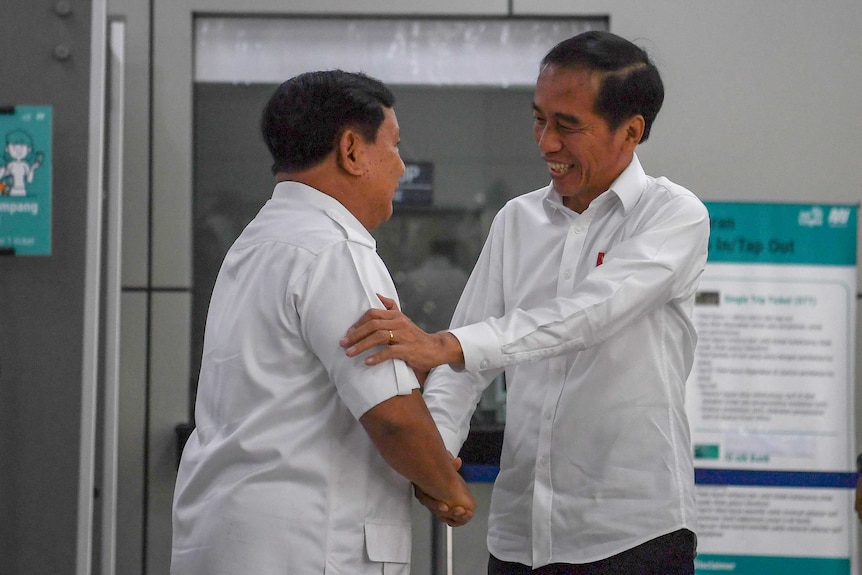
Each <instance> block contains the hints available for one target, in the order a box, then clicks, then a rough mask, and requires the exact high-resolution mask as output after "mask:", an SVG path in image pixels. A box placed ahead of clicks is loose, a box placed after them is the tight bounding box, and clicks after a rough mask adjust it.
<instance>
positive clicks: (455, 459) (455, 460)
mask: <svg viewBox="0 0 862 575" xmlns="http://www.w3.org/2000/svg"><path fill="white" fill-rule="evenodd" d="M462 463H463V462H462V461H461V458H460V457H453V458H452V466H453V467H454V468H455V471H458V470H459V469H461V464H462Z"/></svg>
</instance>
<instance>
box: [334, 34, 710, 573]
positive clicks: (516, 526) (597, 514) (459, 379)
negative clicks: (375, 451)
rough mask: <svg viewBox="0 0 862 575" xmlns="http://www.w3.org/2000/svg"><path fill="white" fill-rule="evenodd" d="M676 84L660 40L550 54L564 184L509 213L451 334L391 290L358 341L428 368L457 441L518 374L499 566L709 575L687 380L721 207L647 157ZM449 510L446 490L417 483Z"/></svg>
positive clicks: (579, 41)
mask: <svg viewBox="0 0 862 575" xmlns="http://www.w3.org/2000/svg"><path fill="white" fill-rule="evenodd" d="M663 95H664V89H663V86H662V82H661V79H660V76H659V73H658V71H657V70H656V68H655V66H654V65H653V63H652V62H651V61H650V59H649V58H648V56H647V54H646V53H645V52H644V51H643V50H642V49H640V48H639V47H637V46H635V45H634V44H632V43H631V42H629V41H627V40H625V39H623V38H620V37H618V36H615V35H613V34H610V33H606V32H588V33H585V34H581V35H578V36H575V37H574V38H570V39H568V40H566V41H563V42H561V43H560V44H559V45H557V46H556V47H554V48H553V49H552V50H551V51H550V52H549V53H548V54H547V55H546V56H545V58H544V59H543V61H542V64H541V68H540V73H539V77H538V80H537V84H536V90H535V99H534V103H533V119H534V122H533V131H534V136H535V138H536V142H537V143H538V145H539V150H540V151H541V154H542V157H543V158H544V160H545V161H546V162H547V165H548V170H549V172H550V176H551V179H552V181H551V184H550V185H549V186H547V187H545V188H542V189H539V190H536V191H534V192H531V193H528V194H525V195H523V196H520V197H518V198H515V199H513V200H511V201H510V202H509V203H508V204H507V205H506V206H505V207H504V208H503V209H502V210H501V211H500V212H499V213H498V214H497V216H496V218H495V220H494V223H493V225H492V228H491V231H490V233H489V236H488V239H487V241H486V243H485V246H484V248H483V251H482V253H481V255H480V256H479V260H478V262H477V264H476V267H475V269H474V270H473V273H472V274H471V277H470V280H469V282H468V284H467V286H466V287H465V290H464V293H463V295H462V298H461V300H460V302H459V304H458V307H457V309H456V311H455V314H454V317H453V321H452V325H451V329H450V330H449V331H443V332H438V333H435V334H426V333H424V332H422V331H421V330H419V329H418V328H417V327H416V326H415V325H413V324H412V322H410V321H409V320H408V319H407V318H406V317H404V316H403V315H402V314H401V313H400V312H399V311H398V309H397V305H396V304H395V303H394V302H393V301H391V300H385V301H384V303H385V305H386V307H387V308H388V309H387V310H376V311H374V310H372V311H369V312H368V313H367V314H366V315H365V316H363V318H362V319H361V320H360V322H357V324H355V325H354V327H353V328H351V330H350V331H349V332H348V335H347V337H345V338H344V339H343V340H342V342H341V344H342V346H344V347H346V348H348V349H347V355H348V356H350V357H353V356H356V355H357V354H359V353H361V352H363V351H365V350H367V349H369V348H371V347H372V346H375V345H379V344H381V343H386V340H390V342H391V343H392V345H390V346H388V347H386V348H384V349H383V350H382V351H379V352H376V353H374V354H372V355H371V356H370V357H368V358H367V359H366V362H367V363H368V364H369V365H376V364H377V362H379V361H382V360H388V359H390V358H393V357H398V358H401V359H404V360H405V361H407V363H408V364H409V365H411V366H413V367H414V368H417V369H420V370H424V369H430V368H432V367H434V366H437V365H440V366H441V367H438V368H437V369H434V371H432V372H431V375H430V377H429V378H428V381H427V382H426V385H425V393H424V397H425V400H426V402H427V403H428V405H429V408H430V409H431V413H432V415H433V417H434V419H435V421H436V423H437V425H438V428H439V429H440V432H441V434H442V436H443V439H444V441H445V443H446V445H447V447H448V448H449V449H450V450H451V451H452V452H453V453H457V452H458V450H459V449H460V447H461V445H462V444H463V442H464V440H465V438H466V436H467V432H468V428H469V421H470V416H471V414H472V412H473V410H474V409H475V406H476V404H477V402H478V401H479V398H480V396H481V393H482V391H483V390H484V389H485V388H486V387H487V385H489V383H490V382H491V381H492V380H493V378H494V377H495V376H497V375H498V374H499V373H500V372H501V371H503V370H504V371H505V375H506V382H507V404H506V430H505V437H504V442H503V452H502V456H501V461H500V473H499V476H498V477H497V480H496V482H495V485H494V490H493V495H492V499H491V511H490V517H489V526H488V548H489V551H490V553H491V557H490V559H489V564H488V573H489V574H493V575H512V574H525V573H540V574H542V575H546V574H547V575H550V574H565V575H572V574H578V575H580V574H589V575H610V574H627V575H628V574H630V575H649V574H654V575H690V574H692V573H694V556H695V545H696V539H695V535H694V531H695V529H696V526H695V522H696V518H695V503H694V469H693V462H692V453H691V446H690V434H689V428H688V421H687V418H686V414H685V409H684V395H685V392H684V387H685V382H686V379H687V377H688V374H689V372H690V370H691V367H692V362H693V357H694V347H695V342H696V334H695V329H694V325H693V324H692V321H691V312H692V306H693V305H694V296H695V291H696V288H697V282H698V280H699V278H700V275H701V274H702V272H703V269H704V266H705V263H706V255H707V243H708V236H709V218H708V214H707V211H706V209H705V207H704V206H703V204H702V203H701V202H700V201H699V200H698V199H697V198H696V197H695V196H694V195H693V194H692V193H691V192H689V191H688V190H686V189H684V188H682V187H681V186H678V185H676V184H674V183H672V182H670V181H669V180H667V179H666V178H653V177H650V176H647V175H646V174H645V173H644V171H643V169H642V167H641V164H640V162H639V160H638V157H637V155H636V154H635V148H636V146H637V145H638V144H639V143H641V142H643V141H644V140H646V139H647V137H648V136H649V132H650V128H651V126H652V122H653V120H654V119H655V117H656V115H657V114H658V111H659V109H660V107H661V103H662V100H663ZM420 499H421V500H423V502H424V503H425V504H426V505H427V506H428V507H429V508H431V509H432V510H435V509H436V510H437V512H438V514H440V515H441V516H443V517H445V516H446V510H447V507H446V506H445V505H440V506H439V507H438V506H437V503H436V502H434V501H433V500H432V499H433V498H428V497H424V496H423V497H420Z"/></svg>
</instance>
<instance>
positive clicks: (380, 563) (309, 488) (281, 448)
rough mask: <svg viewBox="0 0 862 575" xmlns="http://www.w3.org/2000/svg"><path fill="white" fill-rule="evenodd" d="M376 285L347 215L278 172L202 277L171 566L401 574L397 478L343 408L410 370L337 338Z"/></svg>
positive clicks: (402, 386) (402, 513)
mask: <svg viewBox="0 0 862 575" xmlns="http://www.w3.org/2000/svg"><path fill="white" fill-rule="evenodd" d="M377 293H381V294H383V295H385V296H388V297H390V298H396V299H397V294H396V292H395V287H394V285H393V283H392V280H391V278H390V275H389V273H388V271H387V269H386V267H385V266H384V264H383V262H382V261H381V260H380V258H379V257H378V255H377V252H376V251H375V242H374V239H373V238H372V236H371V235H370V234H369V233H368V232H367V230H365V229H364V228H363V227H362V225H361V224H360V223H359V221H358V220H356V218H355V217H354V216H353V215H352V214H351V213H350V212H349V211H348V210H347V209H346V208H344V206H342V205H341V204H340V203H339V202H337V201H336V200H334V199H333V198H331V197H329V196H327V195H325V194H323V193H321V192H319V191H317V190H315V189H313V188H310V187H308V186H305V185H303V184H299V183H296V182H283V183H279V184H278V185H277V186H276V188H275V191H274V193H273V196H272V198H271V199H270V200H269V201H268V202H267V203H266V205H265V206H264V207H263V208H262V209H261V211H260V213H259V214H258V215H257V216H256V217H255V218H254V220H253V221H252V222H251V223H250V224H249V225H248V227H246V229H245V230H244V231H243V232H242V234H241V235H240V237H239V238H238V239H237V240H236V242H235V243H234V244H233V246H232V247H231V248H230V250H229V251H228V253H227V256H226V257H225V260H224V263H223V264H222V267H221V270H220V271H219V275H218V279H217V280H216V284H215V287H214V289H213V295H212V301H211V303H210V308H209V314H208V317H207V325H206V333H205V337H204V350H203V360H202V365H201V374H200V380H199V384H198V392H197V400H196V405H195V424H196V428H195V431H194V432H193V433H192V435H191V437H190V438H189V440H188V443H187V444H186V447H185V449H184V452H183V457H182V462H181V464H180V469H179V473H178V477H177V485H176V492H175V495H174V515H173V556H172V567H171V572H172V573H174V574H175V575H192V574H194V575H219V574H225V575H227V574H234V575H247V574H250V573H254V574H255V575H268V574H276V573H277V574H280V575H283V574H285V573H303V574H306V573H307V574H313V573H321V574H322V573H326V574H328V575H329V574H351V575H353V574H372V573H373V574H382V573H386V574H387V575H388V574H399V575H405V574H407V573H409V569H410V565H409V562H410V543H411V535H410V505H411V491H410V483H409V482H408V481H407V479H405V478H404V477H402V476H400V475H399V474H397V473H396V472H395V471H393V470H392V469H391V468H390V467H389V466H388V465H387V464H386V463H385V461H384V460H383V458H382V457H381V456H380V455H379V453H378V452H377V450H376V449H375V448H374V446H373V444H372V442H371V440H370V438H369V436H368V435H367V433H366V432H365V430H364V428H363V427H362V426H361V424H360V423H359V422H358V419H359V417H360V416H361V415H362V414H364V413H365V412H366V411H368V410H369V409H370V408H372V407H374V406H375V405H377V404H379V403H381V402H382V401H384V400H386V399H389V398H391V397H393V396H395V395H406V394H410V393H411V392H412V390H414V389H416V388H417V387H418V383H417V381H416V377H415V376H414V374H413V372H412V370H410V369H409V368H408V367H407V366H406V365H405V364H404V363H403V362H400V361H395V362H392V361H390V362H385V363H384V364H381V365H378V366H373V367H369V366H366V365H365V364H364V363H363V358H348V357H347V356H346V355H345V354H344V350H343V349H342V348H341V347H340V345H339V343H338V342H339V340H340V339H341V338H342V337H343V336H344V334H345V333H346V331H347V329H348V327H349V326H350V325H351V324H352V323H353V322H355V321H356V320H357V319H359V317H360V316H361V315H362V314H363V313H364V312H365V311H367V310H368V308H370V307H381V304H380V301H379V299H378V297H377V295H376V294H377Z"/></svg>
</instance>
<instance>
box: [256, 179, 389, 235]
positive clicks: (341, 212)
mask: <svg viewBox="0 0 862 575" xmlns="http://www.w3.org/2000/svg"><path fill="white" fill-rule="evenodd" d="M272 198H273V199H274V200H280V201H287V202H300V203H303V204H308V205H311V206H312V207H314V208H317V209H319V210H321V211H322V212H324V213H326V215H327V216H329V217H330V218H332V219H333V220H334V221H335V222H337V223H338V224H339V225H340V226H341V227H342V228H343V229H344V231H345V232H346V233H347V237H348V238H350V239H351V240H354V241H358V242H360V243H364V244H367V245H370V246H371V247H375V246H376V245H377V242H376V240H375V239H374V236H372V235H371V233H370V232H369V231H368V230H366V229H365V226H363V225H362V223H361V222H360V221H359V220H357V219H356V216H354V215H353V214H352V213H351V212H350V210H348V209H347V208H345V207H344V204H342V203H341V202H339V201H338V200H336V199H335V198H333V197H332V196H330V195H328V194H325V193H323V192H321V191H320V190H318V189H316V188H312V187H311V186H309V185H306V184H303V183H301V182H294V181H287V182H279V183H277V184H276V185H275V190H273V192H272Z"/></svg>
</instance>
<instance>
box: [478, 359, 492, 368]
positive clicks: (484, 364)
mask: <svg viewBox="0 0 862 575" xmlns="http://www.w3.org/2000/svg"><path fill="white" fill-rule="evenodd" d="M489 365H491V364H490V362H488V360H487V359H483V360H482V361H481V362H480V363H479V368H480V369H488V366H489Z"/></svg>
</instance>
